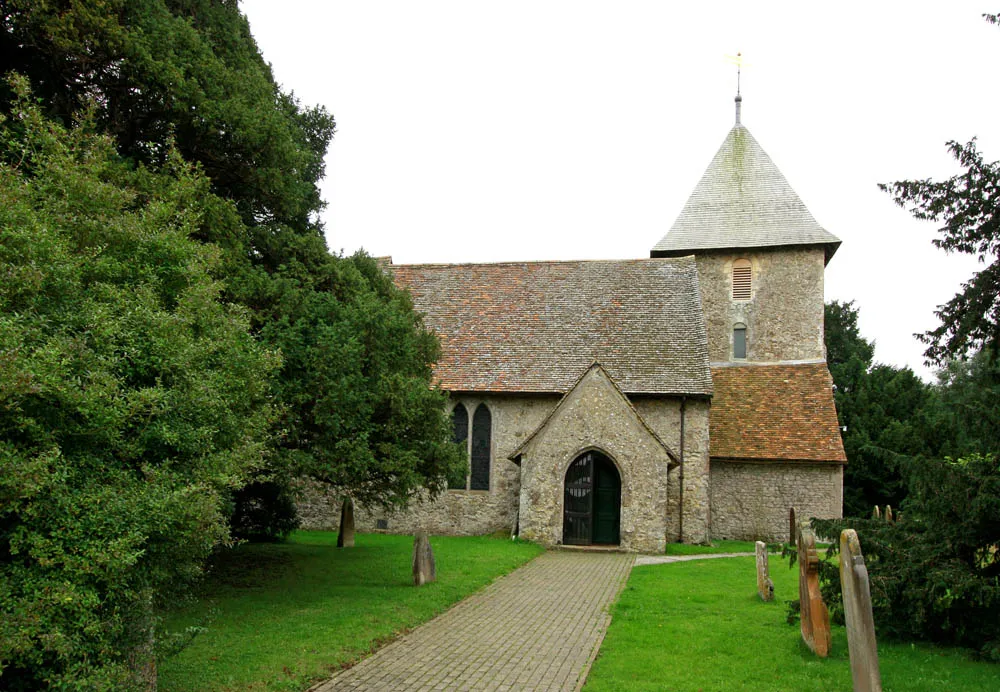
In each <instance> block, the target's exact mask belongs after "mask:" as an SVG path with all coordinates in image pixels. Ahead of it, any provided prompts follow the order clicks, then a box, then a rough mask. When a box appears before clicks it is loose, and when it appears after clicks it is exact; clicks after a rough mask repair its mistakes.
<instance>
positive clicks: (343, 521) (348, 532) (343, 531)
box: [337, 497, 354, 548]
mask: <svg viewBox="0 0 1000 692" xmlns="http://www.w3.org/2000/svg"><path fill="white" fill-rule="evenodd" d="M337 547H338V548H353V547H354V501H353V500H352V499H351V498H349V497H348V498H344V504H343V505H341V507H340V532H339V533H338V534H337Z"/></svg>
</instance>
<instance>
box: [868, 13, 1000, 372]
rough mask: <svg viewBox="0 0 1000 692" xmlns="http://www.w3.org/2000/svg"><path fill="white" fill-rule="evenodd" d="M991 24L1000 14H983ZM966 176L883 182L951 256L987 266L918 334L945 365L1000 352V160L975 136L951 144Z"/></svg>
mask: <svg viewBox="0 0 1000 692" xmlns="http://www.w3.org/2000/svg"><path fill="white" fill-rule="evenodd" d="M983 16H984V17H985V18H986V19H987V21H989V22H990V23H992V24H996V23H997V15H983ZM947 147H948V150H949V151H950V152H951V153H952V155H953V156H954V157H955V159H956V160H957V161H958V162H959V164H960V165H961V166H962V168H964V169H965V170H964V172H962V173H960V174H958V175H955V176H952V177H951V178H948V179H947V180H943V181H932V180H930V179H924V180H903V181H897V182H894V183H890V184H888V185H885V184H881V185H879V188H880V189H881V190H883V191H885V192H888V193H889V194H890V195H891V196H892V198H893V200H894V201H895V202H896V203H897V204H899V205H900V206H901V207H903V208H905V209H907V210H908V211H909V212H910V213H911V214H913V216H915V217H916V218H918V219H925V220H929V221H934V222H937V223H943V224H944V225H942V226H941V227H940V228H939V229H938V232H939V233H940V234H941V237H940V238H937V239H935V240H934V241H933V242H934V245H936V246H937V247H939V248H942V249H943V250H945V251H946V252H961V253H965V254H969V255H975V256H977V257H978V259H979V261H980V262H981V263H983V264H985V265H986V267H985V268H984V269H982V270H981V271H979V272H977V273H975V274H974V275H973V276H972V278H971V279H969V281H968V282H966V283H964V284H962V290H961V291H960V292H959V293H958V294H957V295H956V296H955V297H954V298H952V299H951V300H950V301H948V302H947V303H945V304H944V305H941V306H939V307H938V309H937V311H936V314H937V316H938V318H939V319H940V320H941V325H940V326H939V327H937V328H936V329H932V330H931V331H928V332H925V333H923V334H918V335H917V336H918V338H919V339H921V340H922V341H923V342H924V343H925V344H927V350H926V351H925V352H924V355H925V356H926V357H927V358H928V360H930V361H932V362H935V363H938V364H940V365H944V364H946V363H947V361H948V360H949V359H953V358H965V357H968V356H970V355H971V354H973V353H976V352H978V351H980V350H984V349H987V350H988V351H989V352H990V354H991V357H993V358H994V359H995V358H996V357H997V355H998V348H1000V162H998V161H994V162H992V163H990V162H987V161H984V160H983V157H982V154H980V153H979V151H978V150H977V148H976V140H975V138H973V139H972V140H971V141H969V142H968V143H966V144H961V143H959V142H956V141H949V142H948V143H947Z"/></svg>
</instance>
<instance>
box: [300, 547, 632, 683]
mask: <svg viewBox="0 0 1000 692" xmlns="http://www.w3.org/2000/svg"><path fill="white" fill-rule="evenodd" d="M632 562H633V556H632V555H624V554H620V553H586V552H580V553H577V552H564V551H553V552H547V553H544V554H543V555H541V556H539V557H538V558H536V559H535V560H533V561H531V562H529V563H528V564H527V565H525V566H523V567H521V568H520V569H518V570H516V571H514V572H512V573H511V574H509V575H507V576H506V577H502V578H500V579H498V580H497V581H495V582H494V583H493V584H491V585H490V586H488V587H486V588H485V589H484V590H482V591H480V592H479V593H477V594H475V595H473V596H471V597H469V598H467V599H465V600H464V601H462V602H461V603H459V604H458V605H456V606H455V607H454V608H452V609H451V610H449V611H447V612H445V613H444V614H442V615H440V616H438V617H437V618H435V619H434V620H431V621H430V622H428V623H427V624H425V625H422V626H421V627H418V628H417V629H415V630H413V632H411V633H410V634H408V635H406V636H405V637H403V638H402V639H398V640H397V641H395V642H393V643H392V644H389V645H388V646H386V647H385V648H383V649H381V650H379V651H378V652H376V653H375V654H373V655H372V656H370V657H368V658H366V659H365V660H363V661H362V662H361V663H359V664H357V665H356V666H354V667H353V668H349V669H347V670H345V671H342V672H341V673H338V674H337V675H336V676H334V677H333V678H332V679H330V680H328V681H327V682H325V683H322V684H320V685H317V686H316V687H314V688H313V690H312V692H332V691H333V690H574V689H576V688H577V686H578V685H577V683H578V682H579V681H580V679H581V675H585V674H586V670H587V669H588V668H589V665H590V663H591V662H592V661H593V659H594V656H595V655H596V654H597V647H598V646H599V644H600V641H601V639H602V638H603V636H604V630H605V629H606V628H607V626H608V622H609V621H610V619H611V616H610V615H609V614H608V606H610V604H611V602H612V601H613V600H614V599H615V597H616V596H617V595H618V592H619V591H620V590H621V588H622V586H623V585H624V584H625V580H626V579H627V578H628V573H629V570H630V569H631V567H632Z"/></svg>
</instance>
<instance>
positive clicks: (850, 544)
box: [840, 529, 882, 692]
mask: <svg viewBox="0 0 1000 692" xmlns="http://www.w3.org/2000/svg"><path fill="white" fill-rule="evenodd" d="M840 585H841V589H842V591H843V594H844V619H845V620H846V621H847V646H848V648H849V649H850V653H851V677H852V678H853V680H854V692H881V690H882V676H881V675H880V674H879V668H878V649H877V647H876V645H875V619H874V618H873V617H872V596H871V589H870V585H869V583H868V567H867V566H866V565H865V556H864V555H863V554H862V553H861V543H860V542H859V541H858V534H857V533H856V532H855V531H854V529H844V530H843V531H841V532H840Z"/></svg>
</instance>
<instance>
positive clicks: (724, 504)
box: [711, 460, 844, 541]
mask: <svg viewBox="0 0 1000 692" xmlns="http://www.w3.org/2000/svg"><path fill="white" fill-rule="evenodd" d="M843 469H844V467H843V466H841V465H840V464H824V463H820V462H807V463H799V464H787V463H765V464H750V463H739V462H729V461H717V460H713V461H712V464H711V486H712V492H711V495H712V513H711V531H712V538H731V539H737V540H767V541H786V540H788V508H789V507H795V508H796V512H797V516H799V517H821V518H824V519H827V518H835V517H840V516H841V507H842V506H843Z"/></svg>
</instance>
